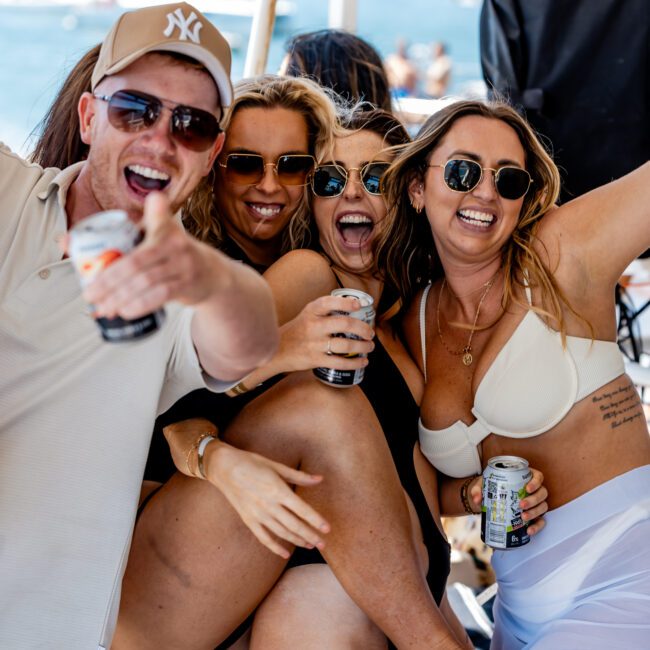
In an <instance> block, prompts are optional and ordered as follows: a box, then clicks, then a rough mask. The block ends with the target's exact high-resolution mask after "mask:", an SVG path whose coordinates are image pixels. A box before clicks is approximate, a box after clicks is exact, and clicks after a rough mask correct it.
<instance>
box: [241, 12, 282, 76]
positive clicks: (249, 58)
mask: <svg viewBox="0 0 650 650" xmlns="http://www.w3.org/2000/svg"><path fill="white" fill-rule="evenodd" d="M275 3H276V0H258V1H257V7H256V9H255V14H254V15H253V24H252V25H251V35H250V38H249V39H248V50H247V51H246V63H245V64H244V78H248V77H257V76H258V75H261V74H264V71H265V70H266V62H267V59H268V56H269V46H270V45H271V35H272V34H273V25H274V24H275Z"/></svg>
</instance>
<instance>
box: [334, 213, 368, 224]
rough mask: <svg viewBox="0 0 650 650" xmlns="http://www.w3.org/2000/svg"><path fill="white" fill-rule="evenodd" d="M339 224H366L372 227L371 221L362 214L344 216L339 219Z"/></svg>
mask: <svg viewBox="0 0 650 650" xmlns="http://www.w3.org/2000/svg"><path fill="white" fill-rule="evenodd" d="M339 223H354V224H357V223H364V224H365V223H368V224H371V225H372V219H369V218H368V217H366V216H365V215H363V214H346V215H345V216H344V217H341V218H340V219H339Z"/></svg>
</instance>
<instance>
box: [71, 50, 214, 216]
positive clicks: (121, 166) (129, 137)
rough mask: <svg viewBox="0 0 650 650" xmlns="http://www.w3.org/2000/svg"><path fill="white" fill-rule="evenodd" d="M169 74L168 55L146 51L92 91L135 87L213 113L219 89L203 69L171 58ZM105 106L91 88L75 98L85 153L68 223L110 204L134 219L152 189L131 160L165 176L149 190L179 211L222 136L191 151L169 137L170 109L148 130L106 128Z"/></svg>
mask: <svg viewBox="0 0 650 650" xmlns="http://www.w3.org/2000/svg"><path fill="white" fill-rule="evenodd" d="M172 72H173V74H172ZM172 72H170V58H169V57H165V56H160V55H157V54H147V55H145V56H143V57H141V58H139V59H138V60H137V61H135V62H134V63H132V64H131V65H130V66H128V67H127V68H125V69H124V70H123V71H121V72H119V73H118V74H115V75H111V76H109V77H106V78H105V79H104V80H102V81H101V82H100V83H99V85H98V86H97V89H96V92H97V93H99V94H102V95H107V96H110V95H112V94H113V93H114V92H116V91H118V90H124V89H129V90H139V91H142V92H144V93H147V94H150V95H154V96H156V97H159V98H163V99H165V100H168V101H169V102H170V103H172V104H183V105H186V106H193V107H196V108H200V109H203V110H205V111H209V112H211V113H212V114H214V115H215V116H216V117H218V116H219V114H220V110H219V95H218V92H217V88H216V86H215V84H214V81H213V80H212V78H211V77H210V76H209V75H208V74H207V73H206V72H203V71H201V70H198V69H195V68H192V67H189V66H187V65H183V64H180V63H178V64H176V63H172ZM107 110H108V105H107V103H106V102H105V101H102V100H99V99H96V98H95V97H93V95H91V94H90V93H84V94H83V95H82V97H81V99H80V100H79V118H80V124H81V138H82V140H83V141H84V142H85V143H86V144H88V145H90V152H89V155H88V160H87V163H86V165H84V167H83V168H82V171H81V173H80V174H79V176H78V177H77V179H76V181H75V182H74V183H73V185H72V187H71V189H70V192H69V194H68V199H67V203H66V210H67V212H68V216H69V221H70V223H69V225H73V224H74V223H75V222H76V221H78V220H79V219H81V218H83V217H85V216H88V215H89V214H92V213H94V212H98V211H100V210H109V209H114V208H121V209H124V210H126V211H127V212H128V213H129V216H130V217H131V218H132V219H133V220H136V221H137V220H139V219H140V218H141V216H142V209H143V205H144V200H145V198H146V196H147V194H149V193H150V191H151V190H150V189H145V188H143V187H142V186H141V185H139V184H138V182H137V176H134V175H133V173H132V170H133V168H134V166H140V169H142V168H145V169H147V170H155V172H159V173H162V174H163V175H166V177H168V178H165V179H164V180H162V181H161V182H160V184H159V187H157V188H155V189H158V190H160V191H162V192H163V193H164V194H165V195H166V196H167V198H168V199H169V201H170V203H171V208H172V210H173V211H177V210H178V209H179V208H180V207H181V205H182V204H183V202H184V201H185V200H186V199H187V197H188V196H189V195H190V193H191V191H192V190H193V189H194V188H195V187H196V185H197V184H198V182H199V180H200V179H201V178H202V177H203V176H205V175H206V174H208V173H209V171H210V168H211V166H212V162H213V160H214V158H215V157H216V155H217V153H218V152H219V150H220V148H221V146H222V145H223V134H221V135H220V136H219V137H218V138H217V140H216V141H215V143H214V145H213V146H212V147H211V148H209V149H208V150H207V151H200V152H196V151H191V150H189V149H187V148H185V147H184V146H183V145H181V144H179V143H177V142H176V141H175V140H174V139H173V138H172V137H171V133H170V127H169V122H170V119H171V113H170V111H168V110H163V112H162V114H161V116H160V117H159V119H158V121H157V122H156V123H155V124H154V125H152V126H151V127H150V128H148V129H145V130H142V131H138V132H135V133H127V132H125V131H121V130H119V129H116V128H115V127H114V126H112V125H111V124H110V122H109V121H108V113H107ZM129 170H131V171H129ZM134 179H135V180H134Z"/></svg>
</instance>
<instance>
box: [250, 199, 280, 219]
mask: <svg viewBox="0 0 650 650" xmlns="http://www.w3.org/2000/svg"><path fill="white" fill-rule="evenodd" d="M246 205H247V206H248V209H249V210H250V211H251V213H252V214H253V215H254V216H255V217H257V218H258V219H260V220H262V221H267V220H269V219H275V218H276V217H277V216H278V215H279V214H280V212H282V207H283V206H282V205H280V204H279V203H251V202H248V203H246Z"/></svg>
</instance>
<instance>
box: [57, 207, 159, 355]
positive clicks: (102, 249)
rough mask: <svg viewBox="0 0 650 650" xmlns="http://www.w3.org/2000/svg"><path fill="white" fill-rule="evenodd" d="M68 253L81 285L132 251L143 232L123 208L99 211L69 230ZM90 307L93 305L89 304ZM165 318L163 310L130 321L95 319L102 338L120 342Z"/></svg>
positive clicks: (151, 328) (155, 326) (152, 329)
mask: <svg viewBox="0 0 650 650" xmlns="http://www.w3.org/2000/svg"><path fill="white" fill-rule="evenodd" d="M69 234H70V242H69V246H68V253H69V255H70V259H71V260H72V264H73V265H74V267H75V270H76V272H77V275H78V277H79V281H80V283H81V286H82V287H85V286H87V285H88V284H90V283H91V282H92V281H93V280H94V279H95V277H96V276H97V274H98V273H99V272H100V271H101V270H102V269H105V268H106V267H107V266H109V265H110V264H112V263H113V262H114V261H115V260H117V259H119V258H120V257H122V256H123V255H126V254H127V253H129V252H130V251H132V250H133V249H134V248H135V247H136V246H137V245H138V244H139V243H140V241H141V240H142V231H141V230H140V229H139V228H138V227H137V226H136V225H135V224H134V223H133V222H132V221H131V220H130V219H129V217H128V215H127V213H126V212H125V211H124V210H107V211H105V212H98V213H96V214H93V215H91V216H90V217H87V218H86V219H83V220H82V221H80V222H79V223H78V224H77V225H75V226H73V228H72V229H71V230H70V233H69ZM91 307H92V305H91ZM164 320H165V311H164V309H159V310H157V311H155V312H153V313H151V314H146V315H145V316H140V317H139V318H135V319H133V320H126V319H124V318H120V317H119V316H118V317H116V318H97V319H95V321H96V323H97V325H98V326H99V330H100V332H101V335H102V338H103V339H104V340H105V341H110V342H121V341H132V340H134V339H139V338H142V337H143V336H148V335H149V334H152V333H153V332H155V331H157V330H158V329H159V328H160V326H161V325H162V323H163V322H164Z"/></svg>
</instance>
